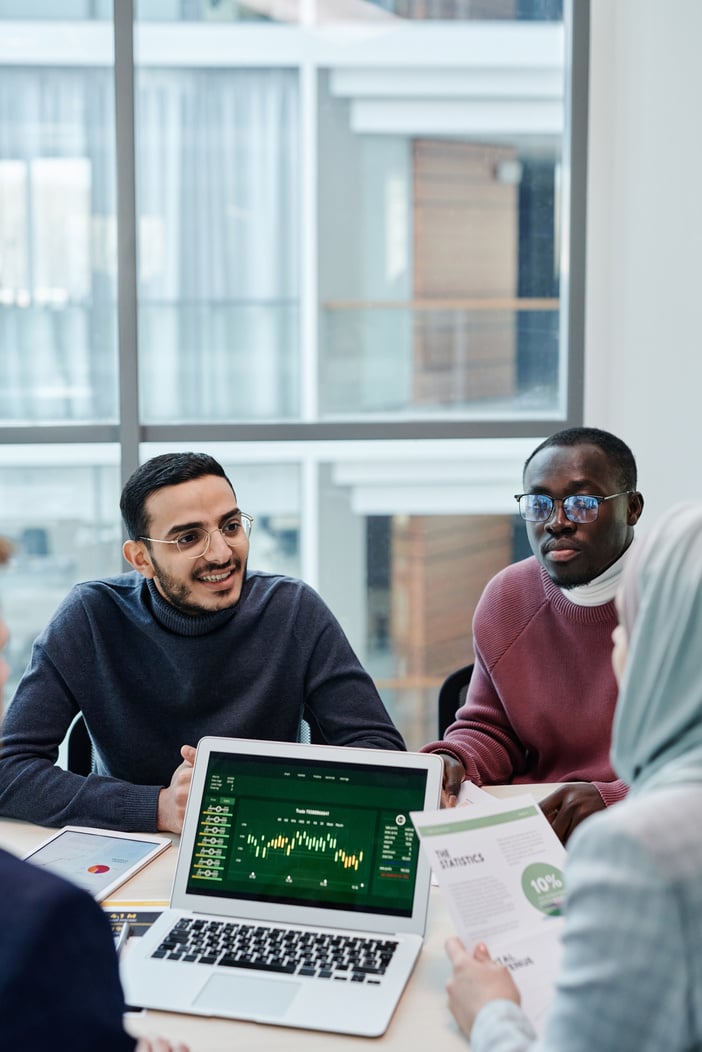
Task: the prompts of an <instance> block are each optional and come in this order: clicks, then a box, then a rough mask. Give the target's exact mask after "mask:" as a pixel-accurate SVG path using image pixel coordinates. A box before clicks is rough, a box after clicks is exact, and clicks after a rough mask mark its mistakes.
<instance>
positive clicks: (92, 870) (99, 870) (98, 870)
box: [88, 866, 110, 873]
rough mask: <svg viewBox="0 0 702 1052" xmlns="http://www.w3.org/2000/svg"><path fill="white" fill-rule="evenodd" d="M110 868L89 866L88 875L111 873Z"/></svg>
mask: <svg viewBox="0 0 702 1052" xmlns="http://www.w3.org/2000/svg"><path fill="white" fill-rule="evenodd" d="M109 871H110V867H109V866H88V873H109Z"/></svg>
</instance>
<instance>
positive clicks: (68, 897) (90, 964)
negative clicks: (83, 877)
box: [0, 538, 188, 1052]
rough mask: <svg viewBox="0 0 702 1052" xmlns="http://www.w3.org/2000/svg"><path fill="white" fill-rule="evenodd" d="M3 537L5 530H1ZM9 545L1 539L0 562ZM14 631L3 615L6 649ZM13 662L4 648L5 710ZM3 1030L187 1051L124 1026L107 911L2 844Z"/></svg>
mask: <svg viewBox="0 0 702 1052" xmlns="http://www.w3.org/2000/svg"><path fill="white" fill-rule="evenodd" d="M0 540H1V538H0ZM9 552H10V549H9V548H8V547H7V546H3V545H0V562H5V561H6V557H7V556H8V555H9ZM8 637H9V633H8V630H7V626H6V625H5V623H4V621H3V619H2V617H0V652H1V651H2V650H3V648H4V647H5V645H6V643H7V640H8ZM8 675H9V668H8V666H7V662H6V661H5V660H4V658H3V656H2V653H0V713H1V712H2V702H3V687H4V685H5V683H6V682H7V678H8ZM0 931H1V932H2V938H0V1021H1V1023H0V1027H1V1029H0V1033H1V1034H2V1046H3V1048H8V1049H9V1048H13V1049H14V1048H16V1049H22V1052H40V1050H41V1052H44V1050H45V1049H47V1048H70V1049H71V1052H95V1050H96V1049H100V1050H101V1052H188V1050H187V1048H186V1046H185V1045H182V1044H176V1045H173V1044H171V1043H170V1042H168V1041H166V1040H165V1039H163V1038H150V1037H143V1038H140V1039H139V1041H136V1040H135V1039H134V1038H133V1037H131V1036H130V1035H129V1034H128V1033H127V1032H126V1030H125V1029H124V1025H123V1021H122V1014H123V1012H124V1007H125V1006H124V997H123V995H122V987H121V985H120V981H119V970H118V966H117V955H116V953H115V948H114V941H113V938H112V931H111V929H110V924H109V922H108V920H107V917H106V916H105V914H104V913H103V911H102V909H101V908H100V906H98V904H97V902H95V900H94V899H93V898H92V897H91V896H90V895H89V894H88V893H87V892H86V891H83V889H82V888H79V887H78V886H77V885H75V884H71V883H69V881H67V880H63V879H62V878H61V877H58V876H55V875H54V874H53V873H49V872H48V871H47V870H44V869H40V868H39V867H38V866H33V865H31V863H29V862H23V861H22V860H21V859H19V858H15V856H14V855H11V854H8V852H7V851H3V850H1V849H0Z"/></svg>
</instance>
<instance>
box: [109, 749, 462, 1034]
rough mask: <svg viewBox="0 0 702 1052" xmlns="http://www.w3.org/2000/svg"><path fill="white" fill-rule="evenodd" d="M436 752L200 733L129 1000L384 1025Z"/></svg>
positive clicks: (369, 1028) (340, 1027) (135, 957)
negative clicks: (174, 846)
mask: <svg viewBox="0 0 702 1052" xmlns="http://www.w3.org/2000/svg"><path fill="white" fill-rule="evenodd" d="M441 777H442V763H441V759H440V758H439V757H438V756H435V755H431V754H423V753H404V752H390V751H385V750H376V749H360V748H354V747H344V748H342V747H337V746H327V745H301V744H292V743H285V742H264V741H249V740H243V739H238V738H215V737H209V738H203V739H202V740H201V741H200V743H199V745H198V749H197V758H196V760H195V767H194V771H193V779H192V785H191V789H190V796H189V799H188V807H187V810H186V815H185V822H184V826H183V833H182V835H181V841H180V847H179V851H178V861H177V865H176V873H175V878H174V882H173V889H172V893H171V904H170V909H167V910H165V911H164V912H163V914H162V915H161V916H160V917H159V919H158V920H157V921H156V922H155V923H154V924H153V926H152V927H151V928H150V929H149V931H148V932H147V933H146V934H145V935H144V936H143V937H142V938H140V939H139V940H135V944H134V945H132V946H130V947H129V948H128V950H127V952H126V953H125V954H123V956H122V959H121V963H120V968H121V972H122V981H123V985H124V991H125V997H126V1001H127V1004H130V1005H139V1006H143V1007H146V1008H156V1009H161V1010H165V1011H172V1012H191V1013H195V1014H201V1015H217V1016H228V1017H231V1018H234V1019H248V1020H254V1021H256V1022H260V1023H275V1024H279V1025H282V1026H294V1027H306V1028H309V1029H313V1030H328V1031H334V1032H336V1033H347V1034H357V1035H363V1036H367V1037H375V1036H378V1035H380V1034H382V1033H384V1032H385V1030H386V1029H387V1026H388V1023H389V1022H390V1019H391V1017H392V1014H393V1012H394V1010H395V1007H396V1005H397V1002H398V1001H399V998H400V996H401V994H402V991H403V989H404V987H405V984H406V983H407V980H408V978H409V976H410V973H411V971H412V968H413V966H414V963H415V961H416V958H417V955H418V954H419V951H420V949H421V946H422V942H423V936H424V931H425V926H426V915H427V905H428V896H429V887H430V879H431V873H430V867H429V865H428V863H427V861H426V858H425V856H424V853H423V852H420V850H419V839H418V837H417V834H416V833H415V831H414V827H413V825H412V822H411V820H410V817H409V813H410V811H415V810H418V811H421V810H426V809H434V808H436V807H438V806H439V800H440V794H441Z"/></svg>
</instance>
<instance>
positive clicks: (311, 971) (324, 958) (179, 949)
mask: <svg viewBox="0 0 702 1052" xmlns="http://www.w3.org/2000/svg"><path fill="white" fill-rule="evenodd" d="M396 948H397V942H396V941H393V940H392V939H373V938H367V937H365V936H361V935H358V936H355V935H338V934H333V933H331V932H321V931H295V930H290V929H287V928H275V927H266V926H265V925H259V924H237V923H235V922H231V921H211V920H201V919H197V918H193V917H183V918H181V919H180V920H179V921H178V922H177V924H176V925H175V926H174V927H173V928H171V930H170V932H169V933H168V935H167V936H166V938H165V939H164V940H163V942H161V944H160V946H159V947H158V949H157V950H155V952H154V953H153V954H152V956H153V957H164V958H166V959H168V960H172V961H193V962H195V963H198V964H216V965H219V966H222V967H226V968H249V969H257V970H259V971H263V972H282V973H284V974H286V975H309V976H317V977H318V978H319V979H330V980H332V981H335V980H336V981H339V982H352V983H364V982H365V983H374V984H378V983H379V982H380V981H381V978H382V976H383V975H384V973H385V971H386V969H387V967H388V965H389V963H390V961H391V960H392V956H393V954H394V952H395V949H396Z"/></svg>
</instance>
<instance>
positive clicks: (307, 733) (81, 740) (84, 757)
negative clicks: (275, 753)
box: [67, 706, 326, 775]
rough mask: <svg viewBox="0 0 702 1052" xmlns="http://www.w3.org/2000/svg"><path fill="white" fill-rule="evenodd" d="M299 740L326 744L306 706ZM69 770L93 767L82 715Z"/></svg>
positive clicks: (71, 743) (71, 736) (71, 739)
mask: <svg viewBox="0 0 702 1052" xmlns="http://www.w3.org/2000/svg"><path fill="white" fill-rule="evenodd" d="M298 741H301V742H306V743H310V742H313V743H316V744H320V745H326V738H325V737H324V735H323V734H322V732H321V730H320V729H319V724H318V723H317V720H316V719H315V717H314V715H313V714H312V712H310V711H309V710H308V709H307V707H306V706H305V710H304V715H303V719H302V720H301V721H300V734H299V738H298ZM67 746H68V756H67V766H68V770H69V771H72V772H73V774H83V775H88V774H90V772H91V771H92V769H93V759H94V758H93V743H92V741H91V740H90V735H89V734H88V728H87V727H86V725H85V720H84V719H83V717H82V716H81V715H78V716H76V718H75V720H74V721H73V724H72V726H71V728H70V730H69V732H68V743H67Z"/></svg>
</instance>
